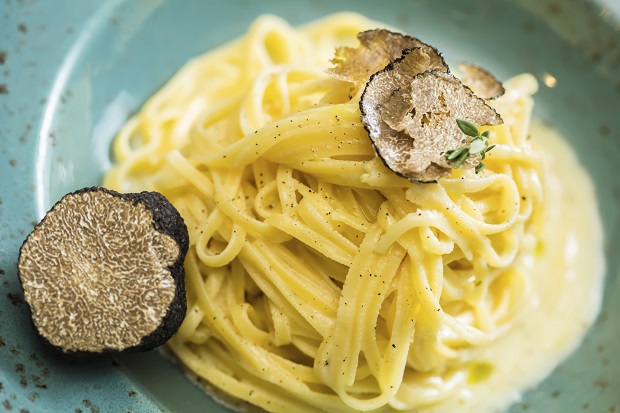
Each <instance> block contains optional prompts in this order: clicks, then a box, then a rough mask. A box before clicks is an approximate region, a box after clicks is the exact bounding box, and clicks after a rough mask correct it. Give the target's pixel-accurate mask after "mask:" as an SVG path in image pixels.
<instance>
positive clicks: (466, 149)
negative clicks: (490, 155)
mask: <svg viewBox="0 0 620 413" xmlns="http://www.w3.org/2000/svg"><path fill="white" fill-rule="evenodd" d="M456 123H457V124H458V125H459V129H461V131H463V133H464V134H465V135H467V136H471V137H472V138H473V139H472V140H471V142H469V146H463V147H461V148H457V149H451V150H449V151H446V154H445V156H446V158H447V159H448V160H449V161H454V169H458V168H460V167H461V165H463V162H465V161H466V160H467V158H469V156H470V155H475V154H478V153H479V154H480V155H481V157H482V159H483V160H484V158H485V157H486V153H487V152H489V151H490V150H491V149H493V148H494V147H495V145H491V146H489V135H490V132H489V131H488V130H487V131H484V132H482V133H480V131H479V130H478V127H477V126H476V125H474V124H473V123H471V122H469V121H466V120H463V119H457V120H456ZM483 169H484V163H482V161H481V162H480V163H478V165H476V169H475V170H476V173H480V171H482V170H483Z"/></svg>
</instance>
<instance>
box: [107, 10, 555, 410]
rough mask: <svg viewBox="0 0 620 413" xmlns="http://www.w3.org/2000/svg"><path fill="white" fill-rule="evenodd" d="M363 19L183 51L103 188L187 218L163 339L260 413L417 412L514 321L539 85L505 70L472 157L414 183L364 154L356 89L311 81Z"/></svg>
mask: <svg viewBox="0 0 620 413" xmlns="http://www.w3.org/2000/svg"><path fill="white" fill-rule="evenodd" d="M374 27H377V23H374V22H372V21H369V20H367V19H365V18H363V17H361V16H358V15H355V14H350V13H344V14H338V15H333V16H330V17H327V18H324V19H322V20H319V21H316V22H314V23H311V24H309V25H307V26H304V27H302V28H300V29H295V28H292V27H290V26H289V25H288V24H287V23H285V22H284V21H282V20H280V19H279V18H276V17H273V16H262V17H260V18H258V19H257V20H256V21H255V22H254V23H253V24H252V26H251V27H250V28H249V31H248V33H247V35H245V36H244V37H242V38H241V39H239V40H236V41H234V42H232V43H230V44H228V45H225V46H222V47H221V48H219V49H217V50H214V51H211V52H209V53H207V54H205V55H203V56H200V57H197V58H195V59H193V60H191V61H190V62H189V63H188V64H187V65H186V66H185V67H183V68H182V69H181V70H180V71H179V72H178V74H176V75H175V76H174V78H173V79H172V80H170V82H169V83H167V84H166V85H165V86H164V87H163V89H161V91H159V92H158V93H157V94H155V95H154V96H153V97H152V98H151V99H149V100H148V101H147V102H146V104H145V105H144V107H143V109H142V110H140V112H138V113H137V114H136V115H135V116H134V117H133V118H132V119H131V120H130V121H129V122H128V123H127V125H126V126H125V127H124V128H123V129H122V131H121V132H120V133H119V135H118V137H117V139H116V140H115V141H114V154H115V156H116V160H117V163H116V164H115V165H114V167H113V168H112V169H111V170H110V171H109V172H108V173H107V175H106V176H105V181H104V185H105V186H106V187H109V188H113V189H117V190H120V191H125V192H128V191H138V190H156V191H159V192H161V193H162V194H164V195H165V196H166V197H167V198H168V199H169V200H170V201H171V202H172V203H173V204H174V205H175V207H176V208H177V209H178V210H179V212H180V213H181V215H182V216H183V217H184V219H185V222H186V224H187V226H188V229H189V233H190V244H191V245H190V250H189V253H188V255H187V258H186V277H187V286H188V292H187V296H188V309H189V310H188V314H187V317H186V319H185V322H184V324H183V326H182V327H181V329H180V330H179V331H178V332H177V334H176V336H175V337H174V338H173V340H172V341H171V342H170V343H169V347H170V349H171V350H172V351H173V353H174V354H175V355H176V356H177V357H178V358H179V359H180V360H181V361H182V362H183V363H184V364H185V365H186V366H187V367H188V368H189V369H190V370H191V371H192V372H194V373H195V374H196V375H198V376H199V377H201V378H203V379H204V380H206V381H208V382H209V383H210V385H211V386H214V387H215V388H218V389H220V390H221V391H223V392H225V393H227V394H230V395H232V396H234V397H235V398H238V399H241V400H245V401H247V402H249V403H251V404H253V405H256V406H260V407H261V408H263V409H265V410H268V411H273V412H290V411H296V412H316V411H325V412H355V411H391V410H394V409H396V410H414V409H417V408H423V407H424V406H432V405H435V404H437V403H440V402H442V401H443V400H447V399H449V398H452V397H455V395H456V394H457V393H458V391H459V389H460V388H461V387H462V386H463V384H464V382H465V381H466V379H467V377H468V374H469V372H471V369H472V366H477V365H479V363H480V362H481V360H482V361H484V359H483V358H482V359H481V356H480V354H481V353H480V352H476V351H475V349H477V348H483V347H485V346H492V345H493V343H494V341H495V340H497V339H498V337H500V336H501V335H502V334H503V333H505V332H506V331H507V330H510V329H511V328H512V326H513V324H514V323H515V320H517V318H518V317H517V316H518V315H519V314H520V311H521V309H522V308H523V306H524V305H525V303H526V301H527V298H528V293H529V292H530V287H531V284H532V276H533V275H532V273H531V271H530V270H531V268H529V267H528V262H530V261H531V259H532V257H533V256H534V254H535V249H536V247H537V245H538V244H537V243H538V237H539V235H540V231H541V228H542V222H543V220H542V211H543V207H542V205H543V183H542V177H541V173H542V168H541V163H540V157H539V155H538V154H537V153H536V152H535V151H534V150H533V149H532V148H531V147H530V144H529V142H528V140H527V133H528V132H527V131H528V128H529V122H530V117H531V113H532V107H533V101H532V98H531V95H532V94H533V93H534V92H535V91H536V87H537V85H536V81H535V80H534V79H533V78H532V77H531V76H529V75H522V76H519V77H516V78H513V79H511V80H510V81H508V82H506V83H505V84H504V86H505V87H506V94H505V95H504V96H503V97H501V98H500V99H498V100H496V101H494V102H492V103H491V105H493V106H494V107H495V108H496V109H497V110H498V112H499V113H501V114H502V116H503V118H504V121H505V124H504V125H500V126H494V127H488V128H482V130H486V129H488V130H490V131H491V141H492V142H491V143H492V144H495V145H497V146H496V147H495V148H494V150H493V151H492V152H491V153H489V155H488V157H487V159H486V160H485V164H486V169H485V170H484V171H483V172H482V173H480V174H475V173H474V172H473V170H461V169H458V170H453V172H452V175H451V176H449V177H448V178H445V179H441V180H440V181H439V182H438V183H437V184H415V183H411V182H409V181H408V180H406V179H403V178H400V177H398V176H397V175H395V174H394V173H393V172H392V171H390V170H388V169H387V168H386V167H385V166H384V165H383V163H382V162H381V160H380V159H379V158H377V156H376V155H375V152H374V150H373V148H372V145H371V143H370V140H369V137H368V134H367V132H366V130H365V129H364V126H363V125H362V123H361V120H360V111H359V94H360V92H359V91H358V92H357V93H353V95H352V88H351V84H350V83H347V82H344V81H341V80H337V79H334V78H331V77H330V76H328V75H327V74H326V73H325V70H326V69H327V68H328V67H329V59H330V58H331V57H332V56H333V53H334V49H335V47H336V46H340V45H343V44H345V45H350V46H355V44H356V40H355V36H356V34H357V33H358V32H360V31H362V30H366V29H369V28H374Z"/></svg>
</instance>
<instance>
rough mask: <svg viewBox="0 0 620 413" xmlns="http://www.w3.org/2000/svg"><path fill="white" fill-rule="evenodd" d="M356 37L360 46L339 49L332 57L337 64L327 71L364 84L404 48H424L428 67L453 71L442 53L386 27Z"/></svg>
mask: <svg viewBox="0 0 620 413" xmlns="http://www.w3.org/2000/svg"><path fill="white" fill-rule="evenodd" d="M357 38H358V40H359V41H360V45H359V47H357V48H353V47H338V48H337V49H336V54H335V57H334V58H333V59H332V63H333V64H334V65H335V66H334V67H333V68H330V69H328V70H327V73H328V74H330V75H331V76H333V77H335V78H336V79H340V80H344V81H347V82H352V83H356V84H364V83H366V82H367V81H368V79H369V78H370V76H371V75H372V74H374V73H376V72H378V71H379V70H382V69H383V68H385V67H386V66H387V65H388V63H390V62H392V61H393V60H395V59H397V58H399V57H401V56H402V55H403V51H405V50H411V49H421V51H422V52H424V54H426V55H427V56H428V57H429V63H428V67H427V68H426V69H425V70H439V71H442V72H446V73H449V72H450V70H449V69H448V65H447V64H446V62H445V61H444V59H443V57H442V55H441V53H439V52H438V51H437V49H435V48H434V47H432V46H430V45H428V44H426V43H424V42H422V41H420V40H419V39H416V38H415V37H411V36H407V35H405V34H401V33H395V32H391V31H389V30H386V29H374V30H367V31H365V32H361V33H359V34H358V35H357Z"/></svg>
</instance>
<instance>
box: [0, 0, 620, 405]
mask: <svg viewBox="0 0 620 413" xmlns="http://www.w3.org/2000/svg"><path fill="white" fill-rule="evenodd" d="M342 10H352V11H357V12H360V13H363V14H365V15H366V16H368V17H371V18H373V19H376V20H379V21H383V22H386V23H388V24H391V25H393V26H396V27H399V28H401V29H402V30H403V31H405V32H409V33H411V34H413V35H415V36H417V37H420V38H421V39H424V40H426V41H429V42H430V43H432V44H433V45H435V46H436V47H437V48H438V49H439V50H441V51H443V52H444V53H445V54H446V56H448V57H449V59H448V60H449V63H455V62H458V61H462V60H466V61H473V62H475V63H478V64H480V65H482V66H483V67H486V68H488V69H490V70H491V72H493V73H494V74H495V75H496V76H497V77H498V78H500V79H506V78H508V77H510V76H512V75H515V74H518V73H522V72H530V73H533V74H534V75H535V76H536V77H537V78H538V79H539V81H540V84H541V90H540V92H539V93H538V94H537V95H536V110H535V113H536V116H537V117H538V118H540V119H542V120H544V121H545V122H547V123H549V124H551V125H552V126H553V127H554V128H556V129H557V130H558V131H559V132H561V133H562V134H563V135H564V136H566V137H567V139H568V140H569V141H570V143H571V144H572V145H573V146H574V148H575V149H576V151H577V153H578V155H579V158H580V160H581V162H583V164H584V165H585V166H586V168H587V169H588V170H589V172H590V174H591V176H592V178H593V180H594V181H595V183H596V187H597V196H598V201H599V205H600V212H601V216H602V219H603V221H604V227H605V231H606V232H605V248H606V250H605V253H606V258H607V273H606V277H607V279H606V289H605V295H604V303H603V309H602V312H601V314H600V316H599V318H598V320H597V322H596V324H595V325H594V327H593V328H592V329H591V330H590V332H589V334H588V336H587V337H586V339H585V341H584V343H583V345H582V346H581V347H580V348H579V350H578V351H576V352H575V353H574V354H573V355H572V356H571V357H570V358H569V359H568V360H567V361H566V362H564V363H563V364H562V365H561V366H559V367H558V368H557V369H556V370H555V371H554V373H553V374H552V375H551V376H550V377H549V378H548V379H547V380H545V381H544V382H543V383H541V384H540V385H539V386H538V387H537V388H536V389H533V390H531V391H529V392H527V393H526V394H525V395H524V398H523V400H522V401H521V402H520V403H518V404H516V405H514V406H513V407H512V408H511V409H510V412H520V411H533V412H550V413H553V412H562V413H575V412H582V411H583V412H586V411H592V412H602V413H606V412H609V413H613V412H620V392H619V391H618V390H619V388H620V385H619V384H618V383H620V351H618V350H619V348H620V281H619V280H618V273H619V272H620V247H619V245H620V206H619V205H620V173H619V172H618V168H619V167H620V116H618V113H619V110H620V2H619V1H618V0H607V1H604V0H597V1H585V0H571V1H559V0H554V1H552V0H531V1H530V0H513V1H510V0H495V1H489V0H473V1H462V0H434V1H431V0H411V1H399V0H382V1H377V2H370V1H367V2H363V1H344V0H332V1H328V0H303V1H288V0H273V1H249V0H245V1H243V0H228V1H226V2H219V1H214V0H187V1H172V0H150V1H135V2H134V1H121V0H115V1H95V0H83V1H79V2H78V1H44V0H2V3H1V4H0V411H3V410H4V411H12V412H20V413H26V412H30V413H34V412H54V413H56V412H76V413H77V412H93V413H94V412H101V413H103V412H134V413H138V412H159V411H161V412H183V413H191V412H226V410H225V409H224V408H223V407H220V406H218V405H217V404H215V403H214V402H213V401H212V400H211V399H210V398H209V397H208V396H206V395H205V394H204V393H203V392H202V391H201V390H200V389H198V388H197V387H196V386H194V385H193V384H192V383H190V382H189V381H188V380H187V379H186V378H185V377H184V375H183V373H182V372H181V371H180V370H179V368H178V367H177V366H175V365H174V364H173V363H171V362H170V361H168V360H167V359H165V358H164V357H162V356H161V355H160V354H159V353H157V352H151V353H143V354H135V355H128V356H121V357H115V358H111V357H107V358H103V359H100V360H96V361H92V362H88V363H85V364H69V363H66V362H64V361H62V360H59V359H58V358H57V357H55V356H54V355H53V354H51V353H50V352H49V351H48V350H47V349H46V348H43V347H42V346H41V344H40V343H39V341H38V340H37V338H36V337H35V334H34V331H33V329H32V327H31V324H30V322H29V316H28V313H27V309H26V305H25V304H24V302H23V293H22V290H21V288H20V285H19V282H18V280H17V270H16V261H17V256H18V250H19V247H20V245H21V242H22V241H23V239H24V238H25V237H26V236H27V234H28V233H29V232H30V231H31V229H32V227H33V225H35V224H36V223H37V222H38V221H39V220H40V219H41V218H42V216H43V214H44V213H45V212H46V211H47V210H48V209H49V208H50V207H51V205H53V203H54V202H55V201H57V200H58V199H59V198H60V197H61V196H62V195H64V194H65V193H67V192H70V191H72V190H75V189H78V188H81V187H85V186H90V185H97V184H98V183H100V179H101V176H102V173H103V172H104V171H105V170H106V168H108V167H109V165H110V162H111V159H110V151H109V147H110V142H111V140H112V139H113V137H114V134H115V132H116V131H117V130H118V129H119V127H120V126H121V125H122V124H123V122H124V121H125V120H126V119H127V118H128V116H130V115H131V113H133V112H134V111H136V110H137V109H138V108H139V107H140V105H141V104H142V103H143V102H144V101H145V99H147V97H148V96H150V95H151V94H152V93H153V92H155V91H156V90H157V89H158V88H159V87H161V86H162V85H163V84H164V82H166V80H167V79H168V78H169V77H170V76H171V75H172V74H173V73H174V72H175V71H176V70H177V69H179V68H180V67H181V66H182V65H183V64H184V62H185V61H186V60H187V59H188V58H190V57H192V56H195V55H197V54H199V53H202V52H204V51H207V50H209V49H212V48H213V47H215V46H217V45H219V44H221V43H223V42H225V41H227V40H231V39H233V38H235V37H237V36H240V35H242V34H243V33H244V31H245V29H246V28H247V26H248V24H249V23H250V22H251V21H252V20H253V19H254V18H255V17H256V16H257V15H259V14H261V13H273V14H277V15H280V16H282V17H283V18H285V19H286V20H288V21H290V22H291V23H293V24H300V23H304V22H306V21H309V20H312V19H315V18H318V17H320V16H323V15H326V14H329V13H332V12H336V11H342ZM541 316H543V315H541ZM532 340H536V337H532ZM515 357H519V355H518V354H515Z"/></svg>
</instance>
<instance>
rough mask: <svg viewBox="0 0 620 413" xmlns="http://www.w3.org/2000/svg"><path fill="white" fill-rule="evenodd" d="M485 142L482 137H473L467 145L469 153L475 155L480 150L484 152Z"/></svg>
mask: <svg viewBox="0 0 620 413" xmlns="http://www.w3.org/2000/svg"><path fill="white" fill-rule="evenodd" d="M486 149H487V144H486V142H484V141H483V140H482V139H474V140H473V141H472V142H471V145H470V146H469V153H470V154H472V155H475V154H477V153H480V152H485V151H486Z"/></svg>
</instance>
